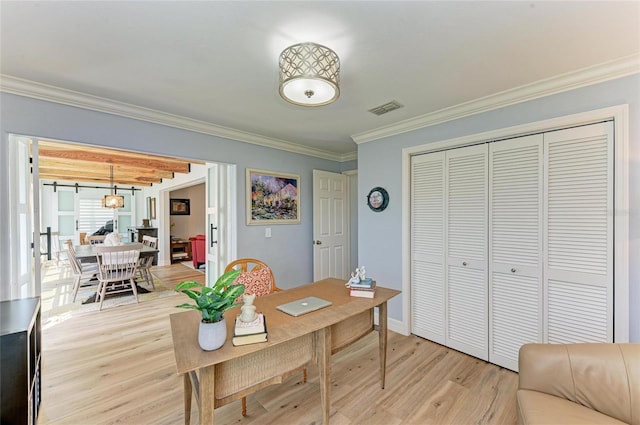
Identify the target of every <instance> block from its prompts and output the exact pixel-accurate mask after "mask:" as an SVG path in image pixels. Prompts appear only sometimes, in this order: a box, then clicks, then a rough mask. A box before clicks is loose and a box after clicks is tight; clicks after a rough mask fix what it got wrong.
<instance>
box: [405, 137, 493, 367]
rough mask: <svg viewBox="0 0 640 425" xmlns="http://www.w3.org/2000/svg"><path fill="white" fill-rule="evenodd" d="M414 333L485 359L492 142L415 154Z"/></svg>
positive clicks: (412, 196) (412, 216) (413, 213)
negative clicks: (488, 214)
mask: <svg viewBox="0 0 640 425" xmlns="http://www.w3.org/2000/svg"><path fill="white" fill-rule="evenodd" d="M411 166H412V184H411V210H412V213H411V229H412V230H411V252H412V254H411V276H412V281H411V293H412V297H411V298H412V332H413V333H414V334H416V335H419V336H422V337H424V338H427V339H429V340H432V341H435V342H438V343H440V344H444V345H447V346H449V347H452V348H455V349H457V350H460V351H463V352H465V353H468V354H471V355H473V356H476V357H479V358H482V359H485V360H486V359H487V278H486V263H487V259H486V252H487V202H486V199H487V146H486V145H479V146H471V147H466V148H460V149H453V150H449V151H446V152H436V153H431V154H425V155H420V156H416V157H413V158H412V165H411Z"/></svg>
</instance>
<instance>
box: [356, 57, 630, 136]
mask: <svg viewBox="0 0 640 425" xmlns="http://www.w3.org/2000/svg"><path fill="white" fill-rule="evenodd" d="M639 72H640V54H633V55H629V56H625V57H622V58H619V59H616V60H613V61H610V62H605V63H602V64H598V65H593V66H590V67H587V68H583V69H580V70H577V71H572V72H568V73H565V74H561V75H557V76H554V77H551V78H546V79H543V80H539V81H536V82H534V83H531V84H526V85H523V86H520V87H516V88H513V89H509V90H505V91H502V92H499V93H495V94H492V95H489V96H485V97H481V98H479V99H475V100H472V101H469V102H465V103H461V104H459V105H455V106H452V107H449V108H444V109H440V110H439V111H435V112H432V113H429V114H425V115H420V116H418V117H415V118H410V119H407V120H404V121H400V122H397V123H394V124H391V125H387V126H384V127H379V128H377V129H374V130H371V131H365V132H362V133H358V134H354V135H352V136H351V138H352V139H353V141H354V142H356V144H361V143H366V142H371V141H373V140H378V139H382V138H384V137H390V136H395V135H398V134H401V133H406V132H409V131H413V130H418V129H420V128H425V127H430V126H433V125H437V124H442V123H444V122H447V121H453V120H456V119H459V118H463V117H467V116H470V115H475V114H479V113H482V112H488V111H491V110H494V109H499V108H504V107H506V106H510V105H514V104H516V103H522V102H526V101H529V100H534V99H538V98H541V97H545V96H549V95H553V94H557V93H562V92H565V91H569V90H574V89H577V88H580V87H586V86H590V85H593V84H597V83H602V82H605V81H609V80H614V79H616V78H621V77H626V76H629V75H633V74H637V73H639Z"/></svg>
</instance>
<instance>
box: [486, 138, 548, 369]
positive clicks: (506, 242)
mask: <svg viewBox="0 0 640 425" xmlns="http://www.w3.org/2000/svg"><path fill="white" fill-rule="evenodd" d="M543 195H544V188H543V135H542V134H537V135H532V136H526V137H519V138H516V139H510V140H505V141H501V142H497V143H490V144H489V294H490V297H489V361H490V362H492V363H495V364H498V365H500V366H504V367H506V368H509V369H512V370H518V351H519V350H520V347H521V346H522V345H523V344H526V343H528V342H541V341H542V313H543V308H542V295H543V294H542V247H543V243H542V225H543V215H542V205H543Z"/></svg>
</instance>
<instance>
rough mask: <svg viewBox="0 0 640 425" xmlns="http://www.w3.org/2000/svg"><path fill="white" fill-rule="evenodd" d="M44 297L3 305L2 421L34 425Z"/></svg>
mask: <svg viewBox="0 0 640 425" xmlns="http://www.w3.org/2000/svg"><path fill="white" fill-rule="evenodd" d="M40 332H41V319H40V297H35V298H24V299H20V300H11V301H1V302H0V419H2V423H3V424H5V423H6V424H12V425H22V424H26V425H33V424H35V423H36V422H37V420H38V412H39V411H40V394H41V388H42V384H41V374H40V371H41V364H42V359H41V341H42V338H41V335H40Z"/></svg>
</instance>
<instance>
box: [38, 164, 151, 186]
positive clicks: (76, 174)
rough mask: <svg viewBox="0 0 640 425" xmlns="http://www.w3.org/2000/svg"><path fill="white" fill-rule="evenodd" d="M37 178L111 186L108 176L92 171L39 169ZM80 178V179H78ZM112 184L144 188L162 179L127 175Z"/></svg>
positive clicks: (121, 176) (115, 179)
mask: <svg viewBox="0 0 640 425" xmlns="http://www.w3.org/2000/svg"><path fill="white" fill-rule="evenodd" d="M38 173H39V177H40V178H41V179H53V178H56V179H64V180H69V181H77V182H78V183H79V182H82V181H88V180H89V179H90V180H91V181H94V182H97V181H100V182H104V183H105V184H107V185H108V184H111V179H110V178H109V176H108V175H107V174H104V173H100V172H96V171H94V170H89V171H88V170H77V169H76V170H74V169H71V170H68V169H64V170H62V169H58V168H49V167H46V166H44V167H40V168H39V171H38ZM80 176H81V177H80ZM113 182H114V184H117V185H120V184H128V185H131V184H134V185H137V184H140V185H144V186H148V185H149V184H152V183H161V182H162V178H160V177H158V176H153V175H144V176H142V175H137V174H135V173H134V174H128V175H120V176H119V177H118V178H115V177H114V179H113Z"/></svg>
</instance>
